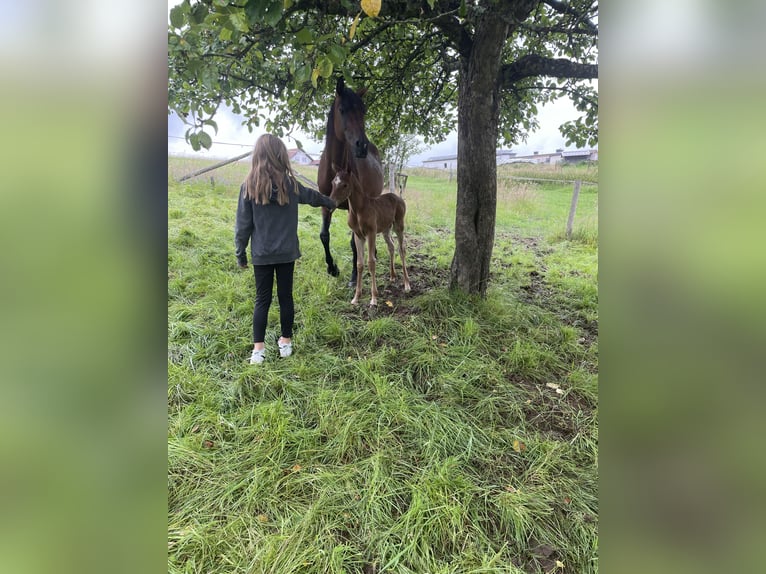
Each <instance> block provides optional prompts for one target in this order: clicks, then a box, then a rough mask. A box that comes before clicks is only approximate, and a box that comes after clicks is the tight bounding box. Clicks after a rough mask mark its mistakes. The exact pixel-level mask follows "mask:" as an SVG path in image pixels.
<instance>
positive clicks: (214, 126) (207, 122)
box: [204, 120, 218, 135]
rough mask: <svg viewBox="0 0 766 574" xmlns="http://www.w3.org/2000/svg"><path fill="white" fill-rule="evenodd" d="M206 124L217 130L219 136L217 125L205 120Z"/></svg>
mask: <svg viewBox="0 0 766 574" xmlns="http://www.w3.org/2000/svg"><path fill="white" fill-rule="evenodd" d="M204 123H206V124H207V125H209V126H212V127H213V129H214V130H215V133H216V135H217V134H218V124H217V123H215V122H214V121H213V120H205V122H204Z"/></svg>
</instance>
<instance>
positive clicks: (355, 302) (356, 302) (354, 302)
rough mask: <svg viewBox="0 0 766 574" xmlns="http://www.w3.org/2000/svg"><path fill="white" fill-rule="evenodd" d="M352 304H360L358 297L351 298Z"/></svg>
mask: <svg viewBox="0 0 766 574" xmlns="http://www.w3.org/2000/svg"><path fill="white" fill-rule="evenodd" d="M351 304H352V305H354V306H355V307H356V306H357V305H359V301H357V300H356V299H351Z"/></svg>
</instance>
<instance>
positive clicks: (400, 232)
mask: <svg viewBox="0 0 766 574" xmlns="http://www.w3.org/2000/svg"><path fill="white" fill-rule="evenodd" d="M395 225H396V240H397V241H398V242H399V259H401V260H402V275H404V291H405V293H406V292H408V291H409V290H410V276H409V275H408V274H407V264H406V263H405V262H404V253H405V251H406V250H405V248H404V221H402V222H401V223H400V224H395Z"/></svg>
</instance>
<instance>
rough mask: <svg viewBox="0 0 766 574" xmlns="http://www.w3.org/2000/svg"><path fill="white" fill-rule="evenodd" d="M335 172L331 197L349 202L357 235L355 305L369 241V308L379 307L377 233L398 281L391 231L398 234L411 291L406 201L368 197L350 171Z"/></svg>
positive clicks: (407, 287) (351, 224)
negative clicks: (376, 266) (405, 217)
mask: <svg viewBox="0 0 766 574" xmlns="http://www.w3.org/2000/svg"><path fill="white" fill-rule="evenodd" d="M333 169H334V170H335V178H334V179H333V180H332V193H331V194H330V197H331V198H332V199H334V200H335V202H336V203H339V202H341V201H347V202H348V226H349V227H350V228H351V231H353V232H354V242H355V243H356V251H357V264H356V290H355V291H354V298H353V299H352V300H351V304H352V305H356V304H357V303H359V297H360V295H361V294H362V274H363V271H364V242H365V240H366V241H367V266H368V267H369V269H370V281H371V286H370V291H371V298H370V305H377V304H378V285H377V282H376V280H375V239H376V238H377V235H378V233H381V234H382V235H383V238H384V239H385V240H386V245H388V255H389V257H390V261H391V274H390V277H391V279H396V272H395V271H394V242H393V240H392V239H391V229H392V228H393V230H394V232H395V233H396V239H397V241H398V242H399V259H401V260H402V274H403V275H404V291H405V292H408V291H409V290H410V278H409V275H407V264H406V263H405V261H404V252H405V249H404V215H405V214H406V212H407V205H406V204H405V203H404V200H403V199H402V198H401V197H399V196H398V195H396V194H395V193H384V194H382V195H379V196H377V197H368V196H367V195H366V194H365V193H364V192H363V191H362V187H361V182H360V181H359V179H358V178H357V177H356V175H354V174H353V173H352V172H351V171H349V170H346V169H338V168H336V167H335V166H333Z"/></svg>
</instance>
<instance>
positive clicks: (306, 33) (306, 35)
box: [295, 28, 314, 44]
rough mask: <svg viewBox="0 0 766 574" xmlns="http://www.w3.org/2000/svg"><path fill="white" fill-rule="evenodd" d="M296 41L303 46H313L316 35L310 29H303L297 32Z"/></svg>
mask: <svg viewBox="0 0 766 574" xmlns="http://www.w3.org/2000/svg"><path fill="white" fill-rule="evenodd" d="M295 39H296V40H298V42H300V43H301V44H311V43H312V42H313V41H314V34H312V33H311V30H309V29H308V28H301V29H300V30H298V32H296V34H295Z"/></svg>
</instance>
